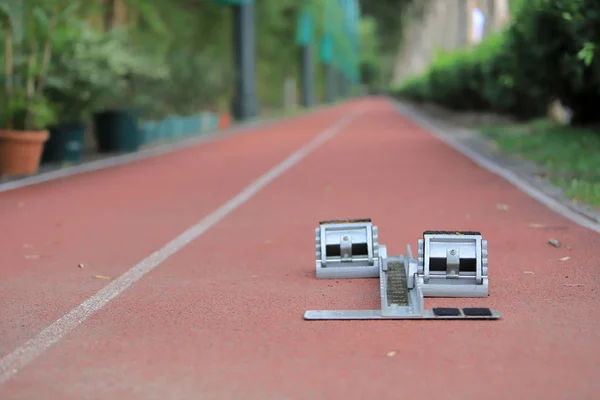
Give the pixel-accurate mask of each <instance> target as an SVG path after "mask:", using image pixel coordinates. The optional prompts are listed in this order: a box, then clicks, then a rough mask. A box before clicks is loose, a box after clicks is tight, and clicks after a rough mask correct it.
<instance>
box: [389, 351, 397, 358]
mask: <svg viewBox="0 0 600 400" xmlns="http://www.w3.org/2000/svg"><path fill="white" fill-rule="evenodd" d="M395 355H396V352H395V351H390V352H389V353H387V356H388V357H394V356H395Z"/></svg>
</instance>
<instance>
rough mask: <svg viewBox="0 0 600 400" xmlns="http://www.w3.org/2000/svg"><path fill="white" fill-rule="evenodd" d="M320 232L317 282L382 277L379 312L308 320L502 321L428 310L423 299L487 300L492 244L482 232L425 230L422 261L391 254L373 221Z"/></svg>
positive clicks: (334, 313) (485, 313)
mask: <svg viewBox="0 0 600 400" xmlns="http://www.w3.org/2000/svg"><path fill="white" fill-rule="evenodd" d="M319 225H320V226H319V228H317V229H316V249H317V251H316V255H317V257H316V258H317V260H316V268H317V270H316V273H317V278H318V279H323V278H329V279H349V278H371V277H379V284H380V285H379V286H380V295H381V309H379V310H310V311H306V313H305V314H304V319H307V320H363V319H488V320H490V319H498V318H500V313H498V312H497V311H495V310H491V309H489V308H463V309H459V308H433V309H431V310H428V309H425V308H424V300H423V298H424V297H487V296H488V273H487V269H488V268H487V266H488V264H487V241H485V240H483V239H482V237H481V233H479V232H463V231H425V232H424V234H423V239H420V240H419V242H418V245H419V251H418V257H417V259H414V258H413V255H412V251H411V248H410V245H408V246H407V254H406V255H400V256H388V254H387V249H386V246H385V245H382V244H379V241H378V234H377V227H375V226H373V225H372V222H371V220H370V219H362V220H336V221H323V222H321V223H320V224H319Z"/></svg>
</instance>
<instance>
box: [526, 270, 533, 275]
mask: <svg viewBox="0 0 600 400" xmlns="http://www.w3.org/2000/svg"><path fill="white" fill-rule="evenodd" d="M523 273H524V274H528V275H535V272H532V271H523Z"/></svg>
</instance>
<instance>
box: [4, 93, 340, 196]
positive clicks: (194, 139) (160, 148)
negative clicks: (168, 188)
mask: <svg viewBox="0 0 600 400" xmlns="http://www.w3.org/2000/svg"><path fill="white" fill-rule="evenodd" d="M342 103H344V102H343V101H342V102H336V103H333V104H322V105H319V106H315V107H313V108H310V109H307V110H305V111H302V112H300V113H299V114H297V115H293V116H284V117H272V118H264V119H255V120H250V121H248V122H244V123H242V124H239V125H237V126H234V127H232V128H229V129H227V130H224V131H219V130H216V131H212V132H207V133H204V134H199V135H197V136H191V137H188V138H185V139H182V140H178V141H176V142H170V143H162V144H156V145H154V146H152V147H149V148H145V149H140V150H139V151H136V152H135V153H127V154H116V155H111V156H107V157H105V158H101V159H97V160H93V161H84V162H81V163H78V164H75V165H73V166H69V167H63V168H57V169H53V170H50V171H47V172H41V173H38V174H36V175H32V176H27V177H24V178H17V179H14V180H9V181H7V182H4V183H0V193H2V192H8V191H10V190H16V189H20V188H24V187H27V186H32V185H37V184H40V183H44V182H49V181H53V180H57V179H61V178H67V177H70V176H74V175H79V174H83V173H86V172H93V171H99V170H103V169H106V168H110V167H116V166H119V165H125V164H129V163H132V162H135V161H140V160H144V159H146V158H150V157H155V156H159V155H162V154H167V153H171V152H173V151H177V150H181V149H186V148H189V147H193V146H196V145H200V144H202V143H205V142H211V141H214V140H221V139H225V138H228V137H232V136H237V135H240V134H244V133H248V132H250V131H252V130H253V129H257V128H262V127H267V126H272V125H276V124H278V123H282V122H287V121H290V120H295V119H300V118H305V117H307V116H308V115H312V114H314V113H315V112H318V113H320V112H323V111H325V110H327V109H331V108H333V107H337V106H339V105H340V104H342Z"/></svg>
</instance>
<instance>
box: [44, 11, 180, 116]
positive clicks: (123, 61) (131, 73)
mask: <svg viewBox="0 0 600 400" xmlns="http://www.w3.org/2000/svg"><path fill="white" fill-rule="evenodd" d="M128 37H129V36H128V30H127V29H126V28H124V27H119V28H114V29H112V30H111V31H109V32H108V33H102V32H99V31H97V30H94V29H91V28H90V27H89V26H88V25H87V24H86V23H84V22H82V21H79V20H74V21H73V22H71V23H70V24H69V25H66V26H64V27H63V28H62V29H60V30H57V32H56V35H55V38H54V47H55V49H56V52H55V57H54V60H53V63H52V69H51V70H50V72H49V74H48V77H47V83H46V91H45V93H46V95H47V97H48V98H49V99H50V100H51V101H52V102H53V104H55V106H56V108H57V111H58V113H59V115H60V117H61V119H63V120H65V121H81V120H84V119H86V118H88V117H89V116H90V114H91V113H93V112H95V111H100V110H101V109H103V108H104V107H106V106H110V105H112V104H114V103H115V102H117V101H118V100H120V99H126V98H127V94H128V93H129V91H130V80H129V79H130V78H131V77H135V78H139V77H143V78H147V79H151V80H152V81H153V82H156V80H160V79H163V80H164V79H165V78H167V77H168V75H167V73H168V71H167V69H166V68H165V66H164V65H162V64H160V63H159V61H158V60H156V59H151V58H149V57H147V56H144V55H143V54H139V53H136V52H135V51H134V50H133V49H131V48H129V47H128Z"/></svg>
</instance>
